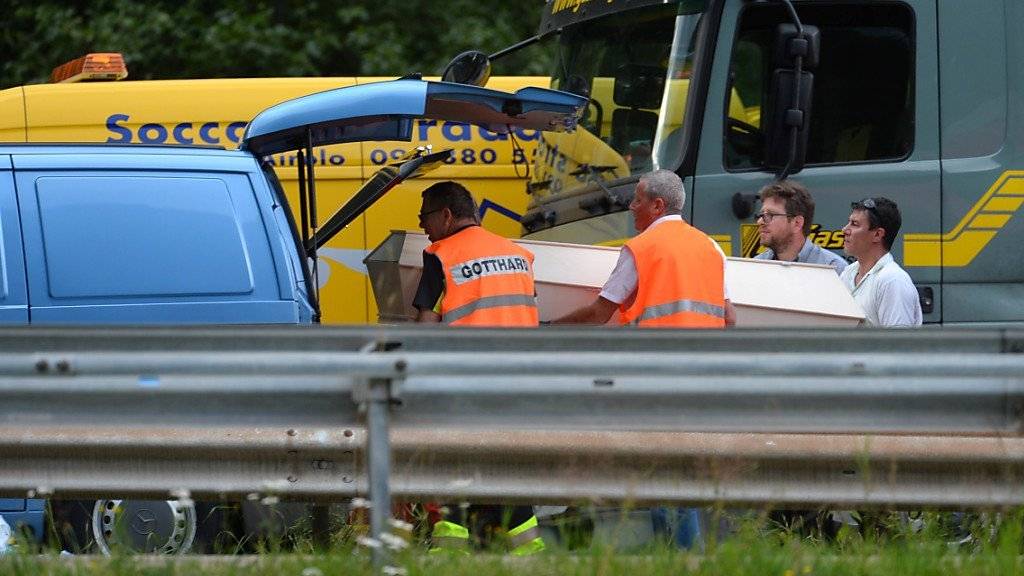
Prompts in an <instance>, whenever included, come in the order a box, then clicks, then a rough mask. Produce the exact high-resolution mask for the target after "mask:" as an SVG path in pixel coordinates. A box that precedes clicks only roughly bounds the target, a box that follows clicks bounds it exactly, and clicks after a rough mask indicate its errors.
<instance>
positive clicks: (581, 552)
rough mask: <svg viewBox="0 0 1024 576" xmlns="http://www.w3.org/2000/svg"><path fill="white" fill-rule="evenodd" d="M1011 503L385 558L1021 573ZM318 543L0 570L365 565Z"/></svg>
mask: <svg viewBox="0 0 1024 576" xmlns="http://www.w3.org/2000/svg"><path fill="white" fill-rule="evenodd" d="M1022 519H1024V516H1022V515H1021V514H1020V513H1013V514H1005V513H1004V514H1000V515H994V514H990V515H986V516H976V517H975V518H974V521H972V522H971V523H970V525H969V526H967V527H966V530H967V531H970V532H971V533H973V536H974V538H973V540H972V541H971V542H969V543H967V544H961V545H955V544H951V542H953V541H954V540H958V539H961V538H962V537H963V536H964V533H963V530H960V532H959V533H958V528H957V527H954V526H951V525H950V522H949V515H948V514H925V515H924V516H923V519H922V521H921V522H919V523H917V525H916V526H912V525H910V524H908V523H906V522H905V521H900V520H899V519H898V518H895V517H893V516H891V515H886V516H882V517H880V518H877V519H876V520H875V521H874V522H871V525H872V528H870V529H867V530H859V529H856V528H850V527H844V528H842V529H840V530H839V531H838V533H833V534H829V535H828V536H822V535H821V534H820V533H817V531H815V530H801V529H792V528H791V527H783V526H779V525H777V524H774V523H772V522H770V521H768V520H767V519H766V516H764V515H762V516H761V517H754V518H747V519H746V520H744V521H743V522H741V523H739V525H738V529H737V530H736V531H735V532H734V533H732V534H730V535H729V536H726V537H722V538H720V539H718V538H709V539H708V542H707V548H706V550H705V551H704V553H702V554H691V553H687V552H680V551H676V550H672V549H670V548H668V547H667V546H664V545H651V546H650V547H648V548H646V549H644V550H641V551H638V552H635V553H629V554H627V553H622V552H617V551H615V550H614V548H613V547H610V546H600V545H594V546H590V547H586V548H580V549H577V550H574V551H567V550H552V551H549V552H547V553H545V554H542V555H538V556H534V557H529V558H513V557H508V556H504V555H498V554H484V553H480V554H474V555H468V556H436V555H433V554H427V553H426V552H425V550H423V549H422V548H420V547H417V546H412V547H410V548H408V549H405V550H401V551H398V552H394V553H393V555H392V557H391V559H390V562H389V564H390V565H392V566H394V567H397V568H400V569H403V570H404V571H405V574H407V575H408V576H417V575H423V576H428V575H429V576H433V575H437V576H441V575H443V576H460V575H466V576H470V575H473V576H476V575H481V574H487V575H491V574H493V575H498V576H502V575H508V576H524V575H526V574H529V575H531V576H532V575H535V574H570V575H576V574H579V575H584V574H586V575H607V576H639V575H646V574H672V575H678V574H681V575H695V576H696V575H700V576H704V575H707V576H712V575H714V576H718V575H736V576H746V575H749V576H846V575H857V576H869V575H870V576H887V575H892V576H931V575H934V576H946V575H954V574H955V575H957V576H973V575H992V576H997V575H998V576H1004V575H1012V574H1024V562H1022V559H1021V551H1022V541H1024V540H1022V538H1024V531H1022ZM340 534H341V533H340V532H339V537H338V538H337V539H336V540H337V541H336V542H335V543H334V545H333V546H332V547H331V548H330V549H329V550H328V551H326V552H322V553H314V552H313V551H312V546H311V545H310V544H309V542H308V541H306V540H303V539H301V538H300V539H298V540H297V541H295V543H294V544H293V545H292V550H291V551H283V549H281V548H280V547H277V548H276V549H275V547H272V546H269V547H266V548H265V550H266V551H265V552H263V553H260V554H253V555H241V556H219V557H201V556H185V557H180V558H166V557H153V556H149V557H140V556H115V557H111V558H104V557H99V556H76V557H58V556H57V555H56V554H55V553H53V552H42V553H39V551H34V550H29V547H28V546H27V545H25V544H21V545H20V546H19V548H20V549H19V551H18V552H17V553H15V554H11V555H8V556H5V557H0V574H2V575H4V576H7V575H11V576H29V575H33V576H34V575H37V574H42V575H54V576H56V575H74V576H87V575H90V576H91V575H100V574H103V575H114V576H127V575H134V574H144V575H154V576H155V575H173V576H178V575H191V574H199V575H204V576H233V575H239V576H241V575H264V574H266V575H275V576H276V575H284V574H287V575H294V576H328V575H339V574H344V575H346V576H348V575H361V574H366V575H370V574H373V573H374V571H373V567H372V563H371V561H370V555H369V553H368V551H367V550H366V549H365V548H362V547H360V546H356V545H354V544H352V543H351V538H348V537H342V536H340Z"/></svg>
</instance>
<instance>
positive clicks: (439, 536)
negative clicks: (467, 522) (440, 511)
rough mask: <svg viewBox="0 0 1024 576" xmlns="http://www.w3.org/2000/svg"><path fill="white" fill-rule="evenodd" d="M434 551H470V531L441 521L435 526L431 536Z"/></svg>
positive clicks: (453, 523)
mask: <svg viewBox="0 0 1024 576" xmlns="http://www.w3.org/2000/svg"><path fill="white" fill-rule="evenodd" d="M430 543H431V545H432V547H433V549H445V550H453V551H463V550H468V549H469V529H468V528H466V527H465V526H462V525H459V524H456V523H455V522H448V521H447V520H441V521H439V522H437V523H436V524H434V530H433V532H432V533H431V535H430Z"/></svg>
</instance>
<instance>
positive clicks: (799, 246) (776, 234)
mask: <svg viewBox="0 0 1024 576" xmlns="http://www.w3.org/2000/svg"><path fill="white" fill-rule="evenodd" d="M760 196H761V211H760V212H758V213H757V214H756V215H755V217H754V221H755V222H757V228H758V232H759V233H760V236H761V245H762V246H764V247H766V248H767V250H765V251H764V252H761V253H760V254H758V255H757V256H755V257H754V258H756V259H758V260H781V261H783V262H805V263H809V264H826V265H828V266H831V267H833V268H835V269H836V273H837V274H838V273H841V272H842V271H843V269H844V268H846V260H843V259H842V258H841V257H840V256H839V255H837V254H836V253H834V252H832V251H831V250H826V249H824V248H822V247H821V246H818V245H817V244H815V243H814V242H811V241H810V239H809V238H808V237H807V236H808V234H810V233H811V224H813V223H814V199H813V198H811V194H810V193H809V192H808V191H807V188H804V186H803V185H802V184H800V183H799V182H796V181H794V180H782V181H781V182H772V183H771V184H768V185H767V186H765V187H764V188H761V192H760Z"/></svg>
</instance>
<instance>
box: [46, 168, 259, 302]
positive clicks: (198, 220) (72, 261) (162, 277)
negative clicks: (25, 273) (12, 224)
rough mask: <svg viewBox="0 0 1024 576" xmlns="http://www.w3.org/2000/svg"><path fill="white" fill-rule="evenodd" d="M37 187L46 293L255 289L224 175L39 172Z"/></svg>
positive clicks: (171, 293) (75, 294)
mask: <svg viewBox="0 0 1024 576" xmlns="http://www.w3.org/2000/svg"><path fill="white" fill-rule="evenodd" d="M35 186H36V199H37V202H38V207H39V221H40V224H41V227H42V235H43V238H42V240H43V242H42V244H43V251H44V255H45V262H46V275H47V278H48V280H49V291H50V296H51V297H52V298H55V299H56V298H81V297H97V296H99V297H113V296H133V297H144V296H185V295H205V296H210V295H223V294H245V293H249V292H251V291H252V290H253V278H252V271H251V266H250V263H249V259H248V257H247V255H246V254H247V253H246V249H245V244H244V241H243V237H242V234H241V230H239V227H238V222H239V217H238V216H237V215H236V214H235V209H234V207H233V206H232V201H231V196H230V194H229V193H228V188H227V185H226V184H225V182H224V181H223V180H220V179H218V178H214V177H209V178H202V177H194V178H193V177H139V176H84V175H82V176H44V177H40V178H38V179H36V180H35Z"/></svg>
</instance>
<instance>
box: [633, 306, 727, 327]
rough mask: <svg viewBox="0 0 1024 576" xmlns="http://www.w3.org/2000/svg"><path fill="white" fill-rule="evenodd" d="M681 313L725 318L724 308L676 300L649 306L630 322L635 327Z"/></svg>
mask: <svg viewBox="0 0 1024 576" xmlns="http://www.w3.org/2000/svg"><path fill="white" fill-rule="evenodd" d="M680 312H695V313H697V314H707V315H708V316H714V317H716V318H723V319H724V318H725V308H724V307H722V306H716V305H714V304H708V303H707V302H700V301H697V300H676V301H675V302H668V303H666V304H658V305H657V306H649V307H647V308H644V309H643V312H641V313H640V316H639V317H637V318H636V320H633V321H632V322H630V324H632V325H633V326H636V325H638V324H640V323H641V322H643V321H644V320H654V319H655V318H662V317H665V316H671V315H673V314H678V313H680Z"/></svg>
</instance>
